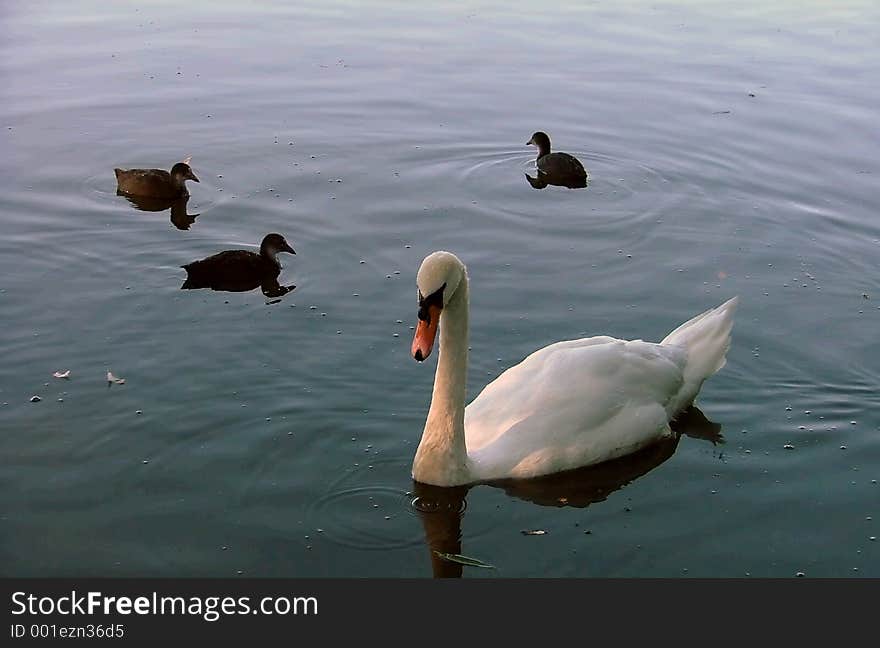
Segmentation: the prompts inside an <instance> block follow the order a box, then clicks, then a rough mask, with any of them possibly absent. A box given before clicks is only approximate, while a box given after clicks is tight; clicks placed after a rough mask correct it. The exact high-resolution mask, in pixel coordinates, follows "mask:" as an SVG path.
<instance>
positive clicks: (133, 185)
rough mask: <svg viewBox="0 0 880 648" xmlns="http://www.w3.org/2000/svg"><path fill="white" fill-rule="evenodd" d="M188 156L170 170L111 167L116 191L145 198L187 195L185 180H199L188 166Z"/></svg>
mask: <svg viewBox="0 0 880 648" xmlns="http://www.w3.org/2000/svg"><path fill="white" fill-rule="evenodd" d="M189 160H190V159H189V158H186V159H185V160H184V161H183V162H178V163H177V164H175V165H174V166H173V167H171V171H170V172H168V171H164V170H163V169H127V170H126V169H113V172H114V173H115V174H116V184H117V187H116V193H117V194H125V195H127V196H144V197H147V198H180V197H181V196H188V195H189V191H188V190H187V188H186V181H187V180H192V181H193V182H199V179H198V178H197V177H196V174H195V173H193V170H192V169H191V168H190V166H189Z"/></svg>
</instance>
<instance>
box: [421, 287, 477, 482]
mask: <svg viewBox="0 0 880 648" xmlns="http://www.w3.org/2000/svg"><path fill="white" fill-rule="evenodd" d="M438 356H439V357H438V358H437V373H436V375H435V376H434V392H433V394H432V395H431V409H430V411H429V412H428V420H427V421H426V422H425V430H424V432H422V440H421V442H420V443H419V448H418V450H416V456H415V459H414V460H413V478H414V479H415V480H417V481H420V482H423V483H425V484H433V485H435V486H458V485H461V484H466V483H468V482H469V481H471V479H470V470H469V468H468V462H467V446H466V445H465V438H464V407H465V402H464V401H465V387H466V384H467V362H468V280H467V276H465V277H463V278H462V280H461V282H460V283H459V285H458V288H456V290H455V294H454V295H453V296H452V299H450V300H449V303H448V304H447V305H446V306H445V307H444V308H443V310H442V311H441V314H440V348H439V349H438Z"/></svg>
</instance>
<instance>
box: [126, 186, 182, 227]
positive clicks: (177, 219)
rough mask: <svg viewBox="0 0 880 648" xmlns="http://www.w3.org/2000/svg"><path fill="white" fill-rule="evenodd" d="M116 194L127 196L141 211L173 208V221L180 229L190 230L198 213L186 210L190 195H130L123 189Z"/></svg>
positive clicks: (158, 210)
mask: <svg viewBox="0 0 880 648" xmlns="http://www.w3.org/2000/svg"><path fill="white" fill-rule="evenodd" d="M116 195H118V196H125V199H126V200H128V202H130V203H131V204H132V206H133V207H135V208H136V209H139V210H141V211H148V212H160V211H165V210H166V209H170V210H171V223H172V224H173V225H174V227H176V228H177V229H180V230H188V229H189V226H190V225H192V224H193V223H194V222H195V221H196V218H197V217H198V216H199V215H198V214H188V213H187V212H186V204H187V203H188V202H189V195H186V196H179V197H177V198H149V197H146V196H130V195H128V194H126V193H124V192H122V191H119V190H117V191H116Z"/></svg>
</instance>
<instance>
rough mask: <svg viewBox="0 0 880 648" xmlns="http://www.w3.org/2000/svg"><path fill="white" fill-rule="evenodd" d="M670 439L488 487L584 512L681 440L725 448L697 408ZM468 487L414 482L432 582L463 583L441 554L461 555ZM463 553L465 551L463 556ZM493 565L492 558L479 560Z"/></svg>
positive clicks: (716, 428) (457, 568)
mask: <svg viewBox="0 0 880 648" xmlns="http://www.w3.org/2000/svg"><path fill="white" fill-rule="evenodd" d="M670 427H671V428H672V430H673V432H674V435H673V436H671V437H669V438H666V439H663V440H661V441H659V442H658V443H655V444H653V445H650V446H648V447H647V448H644V449H643V450H640V451H639V452H636V453H634V454H631V455H628V456H626V457H622V458H620V459H614V460H611V461H607V462H605V463H601V464H598V465H595V466H588V467H586V468H577V469H575V470H569V471H567V472H563V473H556V474H554V475H548V476H545V477H537V478H534V479H521V480H517V479H505V480H498V481H494V482H487V484H486V485H488V486H492V487H495V488H501V489H502V490H504V492H505V493H506V494H507V495H509V496H511V497H515V498H517V499H521V500H524V501H527V502H531V503H533V504H537V505H538V506H549V507H565V506H571V507H576V508H585V507H587V506H590V505H591V504H596V503H598V502H604V501H605V500H606V499H608V497H609V496H610V495H611V494H612V493H614V492H615V491H617V490H620V489H621V488H624V487H625V486H627V485H628V484H630V483H632V482H633V481H635V480H636V479H638V478H639V477H641V476H642V475H645V474H647V473H648V472H650V471H651V470H653V469H654V468H656V467H658V466H659V465H660V464H662V463H663V462H665V461H666V460H667V459H669V458H670V457H671V456H672V455H673V454H674V453H675V450H676V448H677V447H678V443H679V440H680V439H681V437H682V436H688V437H691V438H694V439H701V440H705V441H710V442H712V443H713V444H717V443H724V439H723V437H722V436H721V426H720V425H719V424H717V423H713V422H712V421H710V420H709V419H707V418H706V417H705V415H704V414H703V413H702V412H701V411H700V410H699V409H698V408H696V407H693V406H692V407H689V408H688V409H686V410H685V411H684V412H682V413H681V414H679V415H678V417H677V418H676V419H675V420H674V421H672V422H671V423H670ZM471 488H472V487H471V486H455V487H452V488H444V487H441V486H430V485H428V484H423V483H421V482H417V481H414V482H413V493H414V494H415V496H416V498H415V500H414V502H413V507H414V508H415V510H416V511H417V512H418V514H419V516H420V517H421V520H422V526H423V527H424V530H425V541H426V543H427V545H428V549H429V551H430V552H431V568H432V571H433V574H434V577H435V578H461V575H462V568H463V565H462V564H461V563H458V562H454V561H451V560H449V559H447V558H443V557H442V556H440V555H439V554H461V553H462V547H461V523H462V519H463V518H464V511H465V509H466V508H467V494H468V491H469V490H470V489H471ZM465 553H466V552H465ZM480 558H485V559H486V560H487V562H489V563H491V562H492V560H491V556H488V557H487V556H480Z"/></svg>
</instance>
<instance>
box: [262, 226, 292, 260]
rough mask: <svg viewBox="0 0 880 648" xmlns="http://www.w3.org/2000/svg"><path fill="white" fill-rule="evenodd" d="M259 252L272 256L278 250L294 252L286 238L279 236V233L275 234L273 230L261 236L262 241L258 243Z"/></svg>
mask: <svg viewBox="0 0 880 648" xmlns="http://www.w3.org/2000/svg"><path fill="white" fill-rule="evenodd" d="M260 252H262V253H264V254H267V255H269V256H270V257H274V256H275V255H276V254H278V253H279V252H290V253H291V254H296V252H294V251H293V248H292V247H290V244H289V243H288V242H287V240H286V239H285V238H284V237H283V236H281V234H276V233H275V232H272V233H271V234H266V236H264V237H263V242H262V243H261V244H260Z"/></svg>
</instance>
